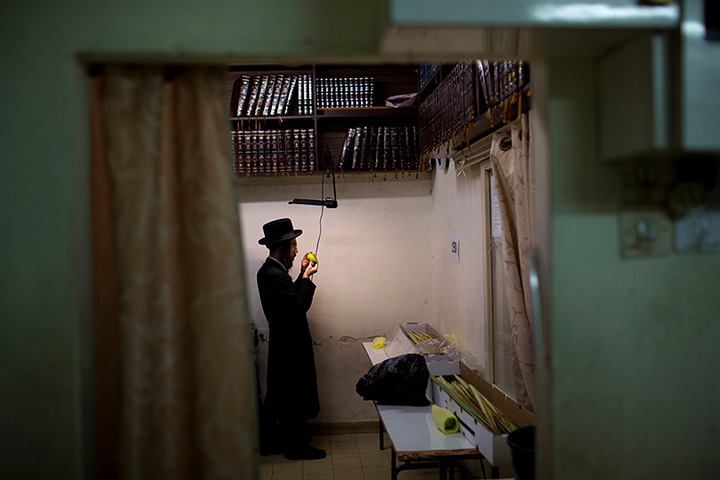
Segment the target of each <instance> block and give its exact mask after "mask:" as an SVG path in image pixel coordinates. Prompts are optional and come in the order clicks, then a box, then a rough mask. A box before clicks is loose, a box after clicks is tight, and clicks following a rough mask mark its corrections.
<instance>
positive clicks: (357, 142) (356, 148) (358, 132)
mask: <svg viewBox="0 0 720 480" xmlns="http://www.w3.org/2000/svg"><path fill="white" fill-rule="evenodd" d="M361 136H362V128H361V127H357V130H356V132H355V145H353V157H352V164H351V166H350V169H351V170H357V169H358V168H359V167H360V165H359V163H358V160H359V159H358V156H359V154H360V144H361V143H362V138H361Z"/></svg>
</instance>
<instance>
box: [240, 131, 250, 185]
mask: <svg viewBox="0 0 720 480" xmlns="http://www.w3.org/2000/svg"><path fill="white" fill-rule="evenodd" d="M240 155H241V157H240V159H241V164H240V165H241V169H242V173H243V175H245V174H249V173H250V161H251V158H250V135H249V134H248V132H240Z"/></svg>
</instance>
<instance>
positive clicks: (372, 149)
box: [368, 127, 379, 170]
mask: <svg viewBox="0 0 720 480" xmlns="http://www.w3.org/2000/svg"><path fill="white" fill-rule="evenodd" d="M378 128H379V127H370V134H369V135H370V140H369V141H368V149H369V152H368V168H369V169H371V170H374V169H375V168H376V165H377V135H378Z"/></svg>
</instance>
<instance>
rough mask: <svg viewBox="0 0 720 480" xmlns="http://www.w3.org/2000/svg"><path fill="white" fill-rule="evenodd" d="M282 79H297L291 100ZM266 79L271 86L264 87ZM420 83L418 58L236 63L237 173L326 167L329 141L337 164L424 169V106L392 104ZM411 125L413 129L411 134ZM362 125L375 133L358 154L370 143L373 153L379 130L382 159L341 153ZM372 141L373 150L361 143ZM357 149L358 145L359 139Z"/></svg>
mask: <svg viewBox="0 0 720 480" xmlns="http://www.w3.org/2000/svg"><path fill="white" fill-rule="evenodd" d="M278 79H282V80H281V81H282V82H287V81H288V79H290V80H289V86H288V90H289V92H288V94H287V97H286V99H285V100H283V97H282V90H283V88H282V83H279V81H278ZM293 82H294V90H293V87H292V85H293ZM253 83H255V87H253ZM263 83H265V84H266V86H265V90H264V91H265V93H264V94H261V93H260V92H261V91H263V90H262V88H263V87H262V85H263ZM278 84H279V85H281V88H280V89H279V90H277V89H276V86H277V85H278ZM270 85H273V86H272V87H270ZM301 85H302V87H301ZM253 88H255V90H256V93H255V94H253V93H251V92H252V91H253ZM416 91H417V72H416V66H415V65H318V64H308V65H299V66H295V67H287V66H281V65H271V64H255V65H248V64H242V65H231V66H230V67H229V69H228V73H227V77H226V95H227V98H228V105H229V108H230V112H229V118H230V123H231V134H232V144H233V150H234V155H235V168H236V175H237V176H238V177H245V176H251V177H252V176H282V175H293V176H295V175H305V174H312V173H316V172H320V171H324V169H325V166H324V165H321V163H322V158H323V156H324V155H323V154H324V152H325V151H326V149H329V150H330V153H331V155H332V158H333V160H334V162H335V168H336V170H337V171H341V170H342V171H349V170H350V171H361V172H363V171H365V172H367V171H376V165H381V166H382V167H383V170H386V171H395V170H401V169H402V170H405V169H412V168H413V167H414V168H415V169H417V166H418V165H419V162H418V161H417V158H418V151H417V119H418V117H417V107H416V106H411V107H406V108H392V107H388V106H385V99H386V98H388V97H391V96H395V95H400V94H407V93H414V92H416ZM269 92H273V93H269ZM260 99H262V100H260ZM268 104H269V105H270V107H269V108H266V105H268ZM406 130H407V131H408V132H410V135H409V136H408V135H404V133H405V131H406ZM358 131H360V132H367V133H366V134H365V135H367V137H368V138H367V139H364V137H363V139H364V141H363V142H361V143H360V144H359V145H358V147H359V148H358V150H359V151H358V153H357V154H356V156H357V155H358V154H360V152H361V151H363V152H365V157H369V155H370V153H369V152H370V151H371V149H370V145H369V144H370V137H371V136H372V135H373V133H374V134H375V137H374V140H375V144H374V146H373V148H372V152H373V154H375V156H378V155H377V153H378V147H380V152H381V153H382V155H380V156H382V160H379V161H374V158H373V161H370V160H369V159H368V160H366V161H365V162H355V164H354V166H355V168H351V167H352V166H353V164H351V163H346V164H345V165H342V164H341V155H342V151H343V147H345V148H346V150H347V149H348V139H349V137H351V138H358V137H357V136H356V135H351V134H350V132H353V133H357V132H358ZM378 132H380V135H381V138H382V141H379V140H378ZM401 132H402V133H403V135H402V139H401V138H400V135H399V134H400V133H401ZM413 132H414V137H413V135H412V134H413ZM361 136H362V135H361ZM385 137H387V138H385ZM364 144H367V145H366V146H367V150H360V147H362V146H363V145H364ZM350 149H351V151H354V150H355V148H354V145H352V146H350ZM393 159H395V161H393ZM318 160H320V161H318ZM348 169H349V170H348Z"/></svg>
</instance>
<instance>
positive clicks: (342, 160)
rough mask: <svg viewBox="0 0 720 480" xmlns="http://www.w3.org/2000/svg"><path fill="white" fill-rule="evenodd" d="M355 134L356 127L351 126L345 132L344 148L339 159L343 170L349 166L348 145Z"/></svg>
mask: <svg viewBox="0 0 720 480" xmlns="http://www.w3.org/2000/svg"><path fill="white" fill-rule="evenodd" d="M354 136H355V129H354V128H349V129H348V131H347V133H346V134H345V141H344V142H343V146H342V150H341V151H340V159H339V160H338V168H340V169H341V170H342V169H344V168H345V167H346V166H347V155H348V146H349V145H351V143H352V139H353V137H354Z"/></svg>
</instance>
